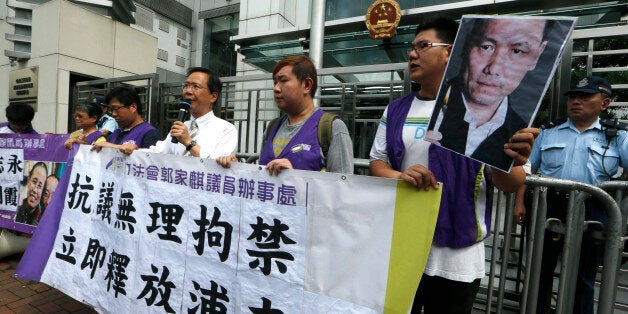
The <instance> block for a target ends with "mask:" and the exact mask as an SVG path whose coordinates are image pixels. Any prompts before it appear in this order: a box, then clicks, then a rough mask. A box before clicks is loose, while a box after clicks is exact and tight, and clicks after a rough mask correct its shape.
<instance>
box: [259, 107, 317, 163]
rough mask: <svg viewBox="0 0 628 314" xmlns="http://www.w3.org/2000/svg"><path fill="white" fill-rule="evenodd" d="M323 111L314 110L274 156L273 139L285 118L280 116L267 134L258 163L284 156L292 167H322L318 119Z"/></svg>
mask: <svg viewBox="0 0 628 314" xmlns="http://www.w3.org/2000/svg"><path fill="white" fill-rule="evenodd" d="M323 113H324V112H323V110H320V109H317V110H316V111H314V113H313V114H312V115H311V116H310V117H309V118H308V119H307V121H305V123H304V124H303V126H302V127H301V129H300V130H299V132H297V134H295V135H294V136H293V137H292V139H290V142H288V145H286V147H284V149H283V151H281V153H280V154H279V156H277V157H275V153H274V151H273V139H274V138H275V135H276V134H277V130H279V127H280V126H281V124H282V123H283V122H284V120H285V119H287V116H283V117H281V119H279V121H278V122H277V123H276V124H275V126H274V127H273V129H272V130H270V133H269V134H268V140H266V143H265V144H264V147H262V152H261V154H260V158H259V164H260V165H265V164H267V163H269V162H270V161H271V160H273V159H277V158H286V159H288V160H290V163H291V164H292V167H293V168H294V169H300V170H313V171H320V170H321V169H323V168H324V167H325V164H324V163H323V157H322V156H321V147H320V144H319V143H318V121H319V120H320V119H321V117H322V116H323Z"/></svg>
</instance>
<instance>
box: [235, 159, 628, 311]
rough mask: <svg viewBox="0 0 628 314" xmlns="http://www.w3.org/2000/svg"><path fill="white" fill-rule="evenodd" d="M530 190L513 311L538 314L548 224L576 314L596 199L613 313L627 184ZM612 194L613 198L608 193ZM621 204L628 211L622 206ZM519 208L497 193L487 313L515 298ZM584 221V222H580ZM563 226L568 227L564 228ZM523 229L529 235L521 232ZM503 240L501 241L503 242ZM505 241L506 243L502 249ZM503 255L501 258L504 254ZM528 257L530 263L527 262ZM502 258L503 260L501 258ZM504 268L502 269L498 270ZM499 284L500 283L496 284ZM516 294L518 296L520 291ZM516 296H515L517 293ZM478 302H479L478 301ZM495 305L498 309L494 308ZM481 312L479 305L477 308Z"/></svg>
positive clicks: (359, 167) (548, 183)
mask: <svg viewBox="0 0 628 314" xmlns="http://www.w3.org/2000/svg"><path fill="white" fill-rule="evenodd" d="M236 157H237V158H238V159H239V160H240V161H242V162H247V163H256V162H257V160H258V158H259V155H258V154H251V153H239V154H236ZM354 168H355V171H356V173H367V172H368V168H369V160H368V159H361V158H355V159H354ZM526 184H527V185H528V188H532V189H534V192H533V193H532V207H531V208H528V210H527V216H528V217H529V220H528V221H529V223H530V226H529V229H528V230H529V232H528V233H527V234H525V232H522V234H521V235H520V236H521V243H523V241H524V239H523V238H524V234H525V242H526V243H527V244H526V245H525V248H526V249H525V252H523V251H524V250H523V248H522V247H523V245H520V246H519V250H520V251H519V253H520V256H519V259H518V263H517V265H516V271H517V275H516V276H515V277H514V280H515V281H517V282H518V281H519V280H520V278H519V275H520V272H521V271H523V273H524V276H523V288H522V289H521V292H520V293H521V295H520V296H518V297H519V298H518V300H510V301H514V302H511V305H512V304H516V305H518V307H517V308H514V310H518V311H519V312H520V313H535V312H536V304H537V295H538V287H539V281H540V273H541V259H542V252H543V241H544V237H545V230H546V225H547V226H548V227H550V228H552V231H556V229H564V231H559V232H564V234H565V244H564V246H563V252H562V254H563V257H562V258H563V261H564V262H562V263H561V264H560V265H561V268H560V276H559V279H560V281H559V288H558V299H557V302H556V304H557V308H556V312H555V313H572V312H573V308H572V306H573V302H572V301H573V300H574V295H575V286H576V278H577V272H578V265H579V260H578V259H579V255H580V246H581V243H580V242H581V241H580V240H581V239H582V233H583V231H584V227H585V226H586V225H590V224H596V222H587V221H585V220H584V217H585V215H584V213H585V208H584V201H585V199H586V198H587V197H589V196H591V197H595V198H597V199H598V200H600V202H601V203H602V204H603V205H604V207H605V210H606V212H607V214H608V218H609V220H608V225H607V226H606V229H605V236H606V245H605V251H604V262H603V273H602V281H601V286H600V290H599V298H598V300H599V301H598V307H597V309H598V311H597V312H598V313H612V312H613V308H614V302H615V298H616V286H617V281H618V280H617V274H618V272H619V269H620V261H621V254H622V247H623V241H624V240H625V238H624V237H623V234H624V232H625V230H626V217H628V215H627V213H628V201H627V202H622V200H623V199H624V197H623V196H624V194H625V193H624V190H628V182H626V181H610V182H605V183H601V184H598V185H591V184H585V183H581V182H576V181H570V180H562V179H554V178H548V177H541V176H536V175H530V176H528V177H527V178H526ZM548 187H552V188H559V189H562V190H569V191H571V192H570V197H569V204H568V213H573V214H568V215H567V217H568V218H567V221H566V223H565V224H564V228H556V227H555V226H556V223H557V222H556V221H555V220H553V219H549V220H546V219H545V218H546V216H547V201H546V198H547V188H548ZM609 192H610V193H613V194H614V196H615V197H614V198H613V197H611V195H610V194H609ZM619 204H622V205H623V206H621V207H620V206H619ZM514 205H515V195H514V193H508V194H505V193H503V192H500V191H497V190H496V198H495V201H494V202H493V209H494V210H493V213H494V216H493V217H494V224H493V228H492V229H493V239H492V242H491V243H488V241H487V243H486V245H487V246H489V247H492V250H491V255H490V258H489V259H488V261H489V263H490V266H489V273H488V284H487V285H486V290H487V292H486V296H485V299H482V298H481V297H478V299H476V304H478V303H480V304H484V306H485V307H484V309H485V311H486V313H493V312H494V313H502V312H503V311H504V307H505V301H506V300H507V296H509V297H511V298H512V294H507V293H506V288H507V287H506V283H507V281H508V280H512V279H513V278H512V276H511V278H508V276H507V275H508V270H509V269H511V268H512V267H513V266H512V264H509V256H510V253H511V251H512V248H511V244H512V243H513V241H512V240H513V237H515V236H517V235H516V234H515V233H514V232H511V229H512V227H513V226H514V219H513V209H514ZM577 221H581V222H583V223H576V222H577ZM559 225H561V226H562V225H563V224H562V223H560V224H559ZM522 230H526V229H525V228H522ZM500 236H501V237H500ZM500 242H501V243H502V244H501V245H500ZM500 251H501V254H499V252H500ZM523 254H525V262H522V260H523ZM499 255H501V256H499ZM498 266H499V267H498ZM497 280H498V282H497V283H496V281H497ZM516 292H519V291H518V290H517V291H516ZM515 295H516V293H515ZM515 297H517V295H516V296H515ZM478 301H479V302H478ZM493 304H495V307H493ZM476 308H477V306H476Z"/></svg>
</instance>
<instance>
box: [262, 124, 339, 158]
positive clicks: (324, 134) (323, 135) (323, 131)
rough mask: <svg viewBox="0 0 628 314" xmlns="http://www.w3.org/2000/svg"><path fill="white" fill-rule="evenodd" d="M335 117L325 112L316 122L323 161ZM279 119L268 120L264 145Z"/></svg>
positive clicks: (327, 150)
mask: <svg viewBox="0 0 628 314" xmlns="http://www.w3.org/2000/svg"><path fill="white" fill-rule="evenodd" d="M337 117H338V116H337V115H335V114H333V113H329V112H325V113H323V116H322V117H321V119H320V120H319V121H318V145H320V146H321V150H322V151H323V158H325V160H327V153H328V152H329V145H330V143H331V125H332V123H333V122H334V119H336V118H337ZM279 119H281V117H278V118H275V119H272V120H270V122H269V123H268V126H266V130H268V132H266V136H264V142H263V143H264V144H265V143H266V141H267V140H268V134H270V132H271V130H272V129H273V128H274V127H275V125H276V124H277V122H279Z"/></svg>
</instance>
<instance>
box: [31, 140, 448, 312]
mask: <svg viewBox="0 0 628 314" xmlns="http://www.w3.org/2000/svg"><path fill="white" fill-rule="evenodd" d="M440 193H441V190H440V189H439V190H431V191H427V192H426V191H416V189H414V188H412V187H410V186H409V185H407V184H405V183H404V182H402V181H394V180H388V179H381V178H372V177H365V176H354V175H343V174H331V173H318V172H309V171H299V170H292V171H284V172H283V173H282V174H281V175H279V176H278V177H277V176H269V175H268V173H267V172H266V170H265V169H264V168H263V167H260V166H256V165H246V164H236V165H234V166H232V168H231V169H222V168H221V167H219V166H218V165H216V163H215V161H214V160H210V159H199V158H194V157H177V156H170V155H162V154H152V153H144V152H135V153H133V154H132V155H131V156H129V157H127V156H124V155H121V154H120V153H119V152H118V151H116V150H110V149H104V150H103V151H101V152H100V153H95V152H90V151H89V147H87V146H82V147H81V148H80V149H79V151H78V152H77V154H76V156H75V158H74V161H73V167H72V173H71V175H70V176H69V181H68V188H67V193H66V196H65V201H64V206H65V207H64V209H63V213H62V216H61V219H60V223H59V226H58V232H57V233H56V240H55V242H54V246H53V248H52V251H51V253H50V256H49V258H48V262H47V264H46V265H45V269H44V270H43V273H42V274H41V281H42V282H45V283H48V284H50V285H51V286H53V287H56V288H58V289H60V290H62V291H64V292H65V293H67V294H68V295H70V296H72V297H74V298H76V299H77V300H79V301H82V302H85V303H88V304H90V305H92V306H94V307H95V308H96V310H98V311H101V312H109V313H116V312H118V313H133V312H135V313H145V312H177V313H182V312H187V313H205V312H219V313H224V312H234V313H249V312H253V313H262V312H264V313H266V312H269V313H270V312H271V310H276V312H273V313H323V312H334V313H338V312H343V313H344V312H354V313H385V312H388V313H406V312H407V311H408V309H409V307H410V304H411V302H412V298H413V296H414V292H415V289H416V287H417V285H418V282H419V280H420V275H421V274H422V272H423V268H424V266H425V261H426V259H427V254H428V251H429V247H430V244H431V240H432V235H433V233H434V226H435V223H436V218H437V215H438V207H439V204H440ZM34 239H35V238H34ZM279 311H281V312H279Z"/></svg>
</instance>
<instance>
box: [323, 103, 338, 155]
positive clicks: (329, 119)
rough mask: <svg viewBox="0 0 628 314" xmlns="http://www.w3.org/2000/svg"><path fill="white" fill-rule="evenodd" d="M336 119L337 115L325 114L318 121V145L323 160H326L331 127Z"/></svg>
mask: <svg viewBox="0 0 628 314" xmlns="http://www.w3.org/2000/svg"><path fill="white" fill-rule="evenodd" d="M337 118H339V117H338V116H337V115H335V114H333V113H329V112H325V113H323V116H322V117H321V119H320V120H319V121H318V144H319V145H320V146H321V150H322V151H323V158H325V160H327V153H328V152H329V146H330V144H331V125H332V124H333V122H334V120H335V119H337Z"/></svg>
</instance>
